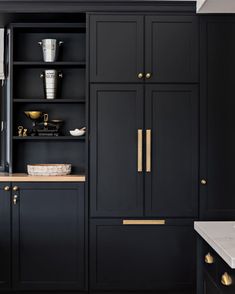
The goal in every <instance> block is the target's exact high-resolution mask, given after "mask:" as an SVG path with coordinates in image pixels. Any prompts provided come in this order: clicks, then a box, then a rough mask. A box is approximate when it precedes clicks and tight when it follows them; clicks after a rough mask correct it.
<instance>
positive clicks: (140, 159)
mask: <svg viewBox="0 0 235 294" xmlns="http://www.w3.org/2000/svg"><path fill="white" fill-rule="evenodd" d="M142 171H143V131H142V130H138V172H142Z"/></svg>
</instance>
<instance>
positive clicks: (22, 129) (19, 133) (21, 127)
mask: <svg viewBox="0 0 235 294" xmlns="http://www.w3.org/2000/svg"><path fill="white" fill-rule="evenodd" d="M23 131H24V127H23V126H18V136H19V137H22V136H23Z"/></svg>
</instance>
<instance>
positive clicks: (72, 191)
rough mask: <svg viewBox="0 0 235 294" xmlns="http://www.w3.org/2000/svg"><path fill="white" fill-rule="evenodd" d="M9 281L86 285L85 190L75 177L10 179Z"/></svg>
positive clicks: (23, 285) (28, 286)
mask: <svg viewBox="0 0 235 294" xmlns="http://www.w3.org/2000/svg"><path fill="white" fill-rule="evenodd" d="M13 186H18V187H19V191H17V192H13V193H12V198H13V197H14V196H15V195H16V196H17V202H16V204H15V205H14V204H12V213H13V286H14V289H16V290H34V291H36V290H83V289H84V288H85V275H86V274H85V254H84V252H85V248H84V240H85V232H84V190H83V185H82V184H75V183H73V184H72V183H68V184H65V183H16V184H14V183H13Z"/></svg>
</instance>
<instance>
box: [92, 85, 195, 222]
mask: <svg viewBox="0 0 235 294" xmlns="http://www.w3.org/2000/svg"><path fill="white" fill-rule="evenodd" d="M144 96H145V99H144ZM144 101H145V107H144ZM90 107H91V126H90V140H91V145H90V151H91V165H90V187H91V188H90V193H91V194H90V195H91V215H92V216H93V217H100V216H106V217H107V216H108V217H119V216H130V217H131V216H143V215H146V216H153V217H154V216H155V217H196V216H197V214H198V207H197V202H198V94H197V87H196V86H185V85H181V86H180V85H174V86H173V85H164V86H163V85H147V86H146V89H145V91H144V87H143V86H141V85H120V84H119V85H92V86H91V106H90ZM138 130H140V131H141V133H140V134H139V133H138ZM149 131H151V133H150V132H149ZM139 165H140V166H139ZM143 181H145V193H144V192H143ZM144 196H145V197H144ZM144 202H145V204H144Z"/></svg>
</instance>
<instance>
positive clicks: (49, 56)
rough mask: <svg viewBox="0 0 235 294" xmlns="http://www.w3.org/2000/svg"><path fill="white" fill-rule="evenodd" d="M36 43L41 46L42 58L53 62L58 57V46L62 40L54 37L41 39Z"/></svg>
mask: <svg viewBox="0 0 235 294" xmlns="http://www.w3.org/2000/svg"><path fill="white" fill-rule="evenodd" d="M38 44H39V45H40V46H41V47H42V53H43V60H44V61H45V62H55V61H57V59H58V55H59V47H60V46H61V45H62V44H63V42H62V41H57V40H56V39H43V40H42V41H41V42H38Z"/></svg>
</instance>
